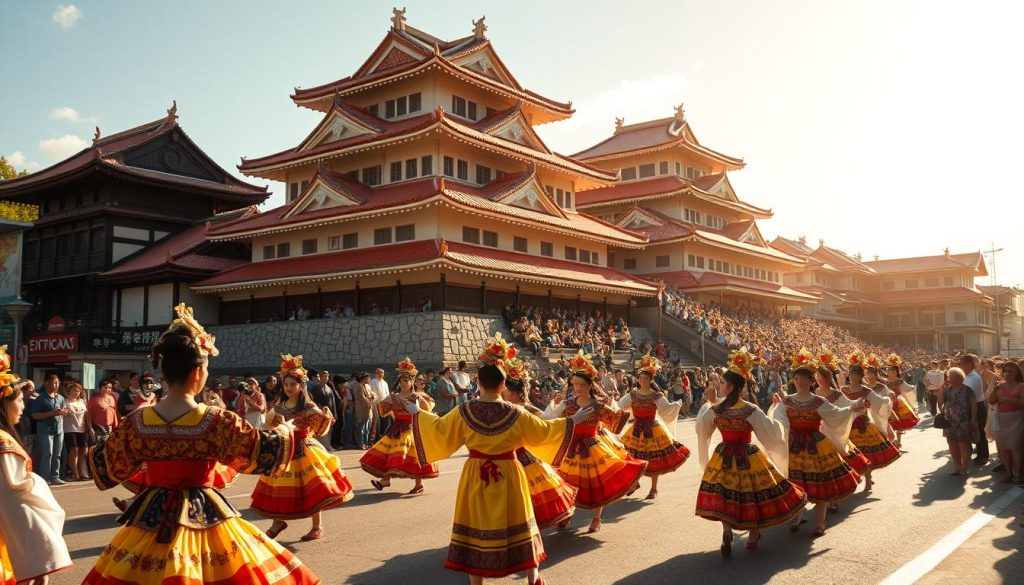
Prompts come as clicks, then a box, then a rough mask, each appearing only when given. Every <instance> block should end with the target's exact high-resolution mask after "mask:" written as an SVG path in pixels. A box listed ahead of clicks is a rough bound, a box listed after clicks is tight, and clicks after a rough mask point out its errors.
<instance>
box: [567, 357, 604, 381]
mask: <svg viewBox="0 0 1024 585" xmlns="http://www.w3.org/2000/svg"><path fill="white" fill-rule="evenodd" d="M565 365H566V366H568V367H569V373H571V374H583V375H586V376H589V377H590V379H591V380H594V379H597V368H595V367H594V361H593V360H592V359H591V357H590V354H586V353H583V350H582V349H581V350H579V351H578V352H577V353H576V355H574V356H572V357H570V358H569V359H567V360H566V362H565Z"/></svg>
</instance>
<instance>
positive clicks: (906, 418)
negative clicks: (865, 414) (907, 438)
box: [884, 353, 921, 448]
mask: <svg viewBox="0 0 1024 585" xmlns="http://www.w3.org/2000/svg"><path fill="white" fill-rule="evenodd" d="M885 361H886V368H885V375H886V377H885V382H884V385H885V387H886V390H888V392H889V397H890V398H892V413H891V414H890V415H889V426H891V427H892V428H893V430H894V431H896V441H895V443H896V446H897V447H899V448H902V447H903V431H908V430H910V429H912V428H914V427H916V426H917V423H919V422H921V419H920V418H919V417H918V416H917V388H914V387H913V386H911V385H910V384H907V383H906V382H904V381H903V377H902V376H901V375H900V366H902V365H903V359H902V358H901V357H900V356H898V355H896V354H894V353H893V354H889V357H888V358H887V359H886V360H885Z"/></svg>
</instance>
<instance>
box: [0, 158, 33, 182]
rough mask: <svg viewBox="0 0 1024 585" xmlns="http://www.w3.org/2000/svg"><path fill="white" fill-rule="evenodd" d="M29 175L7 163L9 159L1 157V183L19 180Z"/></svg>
mask: <svg viewBox="0 0 1024 585" xmlns="http://www.w3.org/2000/svg"><path fill="white" fill-rule="evenodd" d="M27 174H28V171H25V170H22V171H19V170H18V169H16V168H14V165H12V164H11V163H9V162H7V159H6V158H4V157H2V156H0V181H6V180H8V179H17V178H18V177H24V176H25V175H27Z"/></svg>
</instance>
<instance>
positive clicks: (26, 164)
mask: <svg viewBox="0 0 1024 585" xmlns="http://www.w3.org/2000/svg"><path fill="white" fill-rule="evenodd" d="M4 158H6V159H7V162H8V163H10V164H11V166H13V167H14V168H15V169H17V170H19V171H20V170H22V169H24V170H26V171H29V172H35V171H38V170H39V169H41V168H43V165H41V164H39V163H37V162H35V161H31V160H28V159H26V158H25V153H23V152H21V151H20V150H15V151H14V152H12V153H11V154H9V155H7V156H6V157H4Z"/></svg>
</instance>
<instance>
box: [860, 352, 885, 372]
mask: <svg viewBox="0 0 1024 585" xmlns="http://www.w3.org/2000/svg"><path fill="white" fill-rule="evenodd" d="M881 365H882V358H880V357H878V356H877V355H875V354H873V353H869V354H868V357H866V358H864V367H865V368H867V369H870V370H876V371H877V370H878V368H879V367H881Z"/></svg>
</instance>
